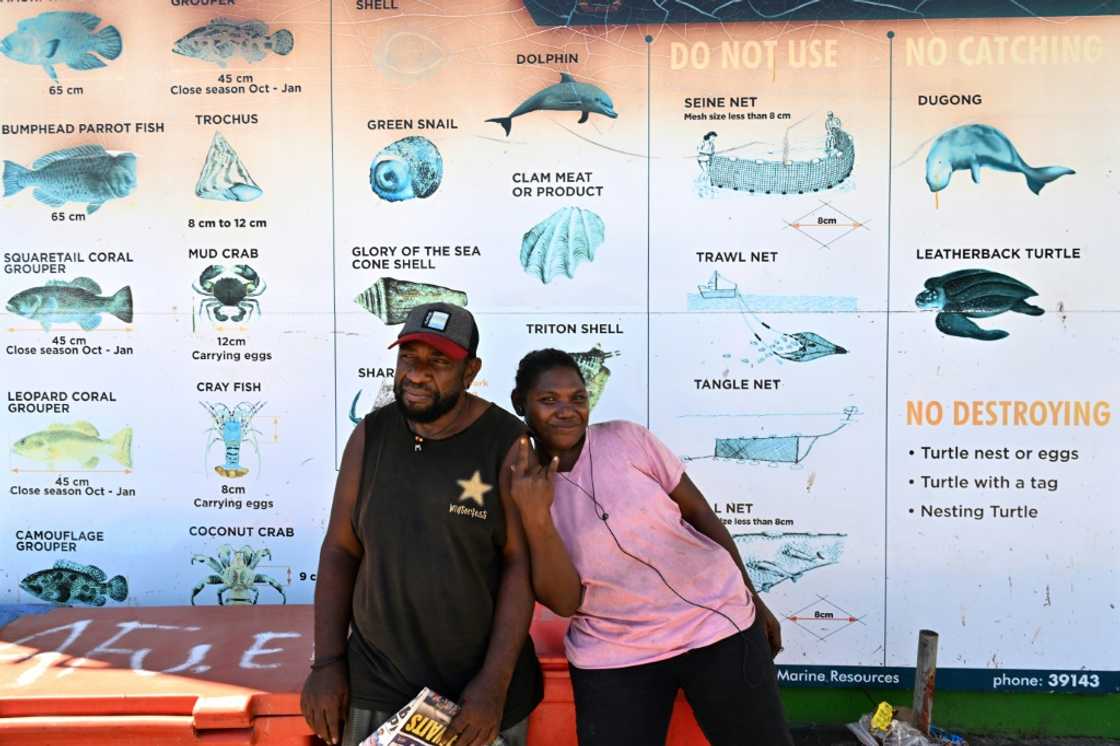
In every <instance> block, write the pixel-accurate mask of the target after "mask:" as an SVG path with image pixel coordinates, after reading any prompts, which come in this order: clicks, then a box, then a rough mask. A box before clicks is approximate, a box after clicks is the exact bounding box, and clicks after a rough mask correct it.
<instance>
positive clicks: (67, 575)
mask: <svg viewBox="0 0 1120 746" xmlns="http://www.w3.org/2000/svg"><path fill="white" fill-rule="evenodd" d="M19 587H20V588H22V589H23V590H25V591H27V592H28V593H30V594H31V595H32V596H34V597H35V598H38V599H42V600H43V601H49V602H51V603H56V604H64V605H66V606H70V605H71V604H81V605H83V606H104V605H105V602H106V599H109V598H111V599H113V600H114V601H124V600H125V599H126V598H128V581H127V580H126V579H125V578H124V576H123V575H115V576H113V577H112V578H110V577H108V576H107V575H106V574H105V571H104V570H102V569H101V568H100V567H97V566H95V565H81V564H78V563H77V562H71V561H70V560H59V561H58V562H55V563H54V566H53V567H51V568H50V569H47V570H39V571H38V572H33V573H31V574H30V575H28V576H27V577H26V578H24V579H23V580H21V581H19Z"/></svg>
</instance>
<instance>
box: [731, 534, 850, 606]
mask: <svg viewBox="0 0 1120 746" xmlns="http://www.w3.org/2000/svg"><path fill="white" fill-rule="evenodd" d="M732 538H733V539H734V540H735V548H736V549H738V550H739V556H740V557H742V558H743V563H744V564H745V565H746V566H747V572H748V573H749V574H750V576H751V580H753V581H754V584H755V587H756V588H758V590H759V591H760V592H766V591H768V590H770V589H771V588H773V587H774V586H776V585H778V584H779V583H782V582H784V581H786V580H791V581H793V582H795V583H796V582H797V581H798V580H800V579H801V577H802V576H803V575H805V573H807V572H811V571H812V570H819V569H820V568H822V567H828V566H829V565H835V564H839V562H840V555H841V553H843V551H844V542H846V541H847V540H848V535H847V534H837V533H829V534H819V533H816V532H812V531H809V532H794V531H760V532H758V533H749V534H735V535H734V536H732Z"/></svg>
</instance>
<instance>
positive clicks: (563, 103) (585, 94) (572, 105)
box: [486, 73, 618, 137]
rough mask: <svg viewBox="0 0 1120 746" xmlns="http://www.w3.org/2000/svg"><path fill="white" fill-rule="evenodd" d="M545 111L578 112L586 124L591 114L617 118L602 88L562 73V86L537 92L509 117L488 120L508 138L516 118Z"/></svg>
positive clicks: (554, 86)
mask: <svg viewBox="0 0 1120 746" xmlns="http://www.w3.org/2000/svg"><path fill="white" fill-rule="evenodd" d="M545 110H549V111H578V112H580V117H579V123H580V124H583V123H584V122H586V121H587V118H588V116H589V115H591V114H602V115H603V116H605V117H610V118H611V119H617V118H618V114H617V113H615V110H614V102H613V101H611V97H610V96H608V95H607V94H606V92H605V91H604V90H603V89H602V88H600V87H598V86H595V85H591V84H590V83H577V82H576V80H575V78H573V77H572V76H571V75H569V74H568V73H560V82H559V83H557V84H555V85H550V86H549V87H548V88H542V89H541V90H539V91H537V92H536V93H534V94H533V95H532V96H530V97H529V98H527V99H525V100H524V101H522V102H521V103H520V104H519V105H518V106H517V108H516V109H514V110H513V111H512V112H510V115H509V116H508V117H494V118H493V119H487V120H486V121H487V122H495V123H497V124H500V125H502V129H504V130H505V131H506V137H509V132H510V128H511V127H512V126H513V119H514V117H519V116H521V115H522V114H529V113H530V112H534V111H545Z"/></svg>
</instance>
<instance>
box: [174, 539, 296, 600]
mask: <svg viewBox="0 0 1120 746" xmlns="http://www.w3.org/2000/svg"><path fill="white" fill-rule="evenodd" d="M262 559H272V553H271V552H269V551H268V549H267V548H262V549H260V550H259V551H258V550H254V549H253V548H252V547H250V546H249V545H248V544H246V545H245V546H243V547H241V548H240V549H238V550H236V551H234V549H233V547H231V546H230V545H229V544H223V545H222V546H220V547H218V556H217V557H207V556H206V555H204V554H196V555H194V556H193V557H191V564H192V565H194V564H196V563H205V564H206V565H209V566H210V569H211V570H213V571H214V573H213V574H211V575H208V576H207V577H206V578H205V579H203V580H202V581H201V582H199V584H198V585H196V586H195V587H194V589H193V590H192V591H191V606H194V605H195V602H194V599H195V597H196V596H198V594H199V593H202V591H203V589H204V588H206V586H208V585H220V586H221V588H219V589H218V605H219V606H253V605H256V603H257V599H258V598H260V595H261V592H260V591H259V590H257V588H256V586H258V585H263V584H266V583H267V584H268V585H271V586H272V587H273V588H275V589H276V592H277V593H279V594H280V598H281V603H284V604H287V603H288V597H287V596H286V595H285V594H284V589H283V588H282V587H281V586H280V582H279V581H278V580H276V579H275V578H270V577H269V576H267V575H264V574H261V573H258V572H257V565H258V564H259V563H260V561H261V560H262Z"/></svg>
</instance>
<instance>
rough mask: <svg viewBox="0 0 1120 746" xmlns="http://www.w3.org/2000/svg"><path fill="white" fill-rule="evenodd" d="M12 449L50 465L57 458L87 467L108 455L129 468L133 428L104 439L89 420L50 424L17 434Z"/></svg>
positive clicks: (95, 464) (54, 462)
mask: <svg viewBox="0 0 1120 746" xmlns="http://www.w3.org/2000/svg"><path fill="white" fill-rule="evenodd" d="M12 451H14V452H15V453H16V454H18V455H20V456H23V457H24V458H28V459H32V460H33V461H42V462H44V463H46V464H47V465H48V466H49V467H50V468H52V469H53V468H54V466H55V464H57V463H59V462H70V463H78V464H81V465H82V466H83V467H85V468H86V469H92V468H94V467H95V466H97V464H98V462H100V460H101V458H102V457H104V456H108V457H109V458H111V459H113V460H114V461H116V462H117V463H118V464H120V465H121V466H124V467H125V468H128V469H131V468H132V428H131V427H126V428H124V429H123V430H121V431H120V432H119V433H117V434H116V435H114V436H113V437H111V438H109V439H108V440H103V439H102V438H101V435H100V434H99V433H98V432H97V428H95V427H94V426H93V425H91V424H89V423H88V422H75V423H73V424H72V425H62V424H53V425H48V426H47V429H46V430H40V431H39V432H37V433H32V434H31V435H28V436H26V437H23V438H20V439H19V440H17V441H16V442H15V443H13V444H12Z"/></svg>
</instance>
